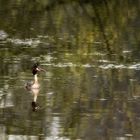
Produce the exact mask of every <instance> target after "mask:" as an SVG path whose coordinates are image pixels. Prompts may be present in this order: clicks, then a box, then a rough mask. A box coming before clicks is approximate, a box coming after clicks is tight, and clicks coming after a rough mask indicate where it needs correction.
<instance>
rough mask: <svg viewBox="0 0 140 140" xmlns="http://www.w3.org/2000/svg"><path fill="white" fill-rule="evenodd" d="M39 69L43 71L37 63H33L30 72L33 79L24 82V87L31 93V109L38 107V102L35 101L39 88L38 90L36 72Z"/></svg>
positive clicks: (34, 109)
mask: <svg viewBox="0 0 140 140" xmlns="http://www.w3.org/2000/svg"><path fill="white" fill-rule="evenodd" d="M39 71H45V70H44V69H42V68H40V67H39V64H38V63H36V64H34V65H33V67H32V74H33V76H34V79H33V81H32V82H28V83H27V84H26V89H27V90H29V91H31V92H32V94H33V101H32V109H33V111H36V110H37V109H38V108H39V106H38V104H37V103H36V101H37V96H38V94H39V90H40V84H39V81H38V72H39Z"/></svg>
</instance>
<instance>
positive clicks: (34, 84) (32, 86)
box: [26, 63, 41, 90]
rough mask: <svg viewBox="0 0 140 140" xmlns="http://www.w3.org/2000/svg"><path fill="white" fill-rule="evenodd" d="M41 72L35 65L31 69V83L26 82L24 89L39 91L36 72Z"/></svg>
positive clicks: (37, 65)
mask: <svg viewBox="0 0 140 140" xmlns="http://www.w3.org/2000/svg"><path fill="white" fill-rule="evenodd" d="M39 71H41V69H40V68H39V64H38V63H35V64H34V65H33V67H32V74H33V81H30V82H27V83H26V89H27V90H32V89H39V88H40V84H39V82H38V72H39Z"/></svg>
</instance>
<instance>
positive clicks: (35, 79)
mask: <svg viewBox="0 0 140 140" xmlns="http://www.w3.org/2000/svg"><path fill="white" fill-rule="evenodd" d="M34 82H35V83H36V82H38V77H37V74H35V75H34Z"/></svg>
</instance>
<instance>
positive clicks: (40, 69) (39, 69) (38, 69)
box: [37, 68, 46, 72]
mask: <svg viewBox="0 0 140 140" xmlns="http://www.w3.org/2000/svg"><path fill="white" fill-rule="evenodd" d="M37 71H44V72H46V70H45V69H42V68H37Z"/></svg>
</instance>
